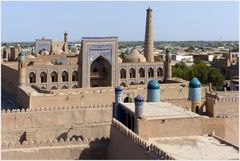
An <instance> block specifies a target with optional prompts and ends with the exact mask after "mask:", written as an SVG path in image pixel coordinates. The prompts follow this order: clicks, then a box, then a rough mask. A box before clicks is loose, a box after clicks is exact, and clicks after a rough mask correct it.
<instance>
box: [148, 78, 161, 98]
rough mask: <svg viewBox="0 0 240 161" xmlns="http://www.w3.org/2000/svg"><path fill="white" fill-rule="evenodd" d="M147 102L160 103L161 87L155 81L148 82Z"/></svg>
mask: <svg viewBox="0 0 240 161" xmlns="http://www.w3.org/2000/svg"><path fill="white" fill-rule="evenodd" d="M147 102H160V85H159V83H158V82H157V81H155V80H151V81H149V82H148V86H147Z"/></svg>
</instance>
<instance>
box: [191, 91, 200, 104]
mask: <svg viewBox="0 0 240 161" xmlns="http://www.w3.org/2000/svg"><path fill="white" fill-rule="evenodd" d="M189 98H190V100H191V101H193V102H199V101H201V88H189Z"/></svg>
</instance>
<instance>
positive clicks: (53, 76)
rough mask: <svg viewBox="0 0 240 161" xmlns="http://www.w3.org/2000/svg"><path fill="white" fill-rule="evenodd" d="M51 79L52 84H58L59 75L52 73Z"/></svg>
mask: <svg viewBox="0 0 240 161" xmlns="http://www.w3.org/2000/svg"><path fill="white" fill-rule="evenodd" d="M51 79H52V82H57V81H58V74H57V72H55V71H54V72H52V73H51Z"/></svg>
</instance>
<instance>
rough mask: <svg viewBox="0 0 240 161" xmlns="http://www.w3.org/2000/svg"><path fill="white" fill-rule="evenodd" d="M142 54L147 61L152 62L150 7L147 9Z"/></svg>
mask: <svg viewBox="0 0 240 161" xmlns="http://www.w3.org/2000/svg"><path fill="white" fill-rule="evenodd" d="M144 56H145V58H146V60H147V62H154V46H153V22H152V9H151V8H148V9H147V18H146V29H145V44H144Z"/></svg>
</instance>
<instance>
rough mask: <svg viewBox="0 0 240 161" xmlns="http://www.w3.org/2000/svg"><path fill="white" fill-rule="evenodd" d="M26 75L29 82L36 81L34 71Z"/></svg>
mask: <svg viewBox="0 0 240 161" xmlns="http://www.w3.org/2000/svg"><path fill="white" fill-rule="evenodd" d="M28 77H29V82H30V83H36V74H35V73H33V72H31V73H30V74H29V76H28Z"/></svg>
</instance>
